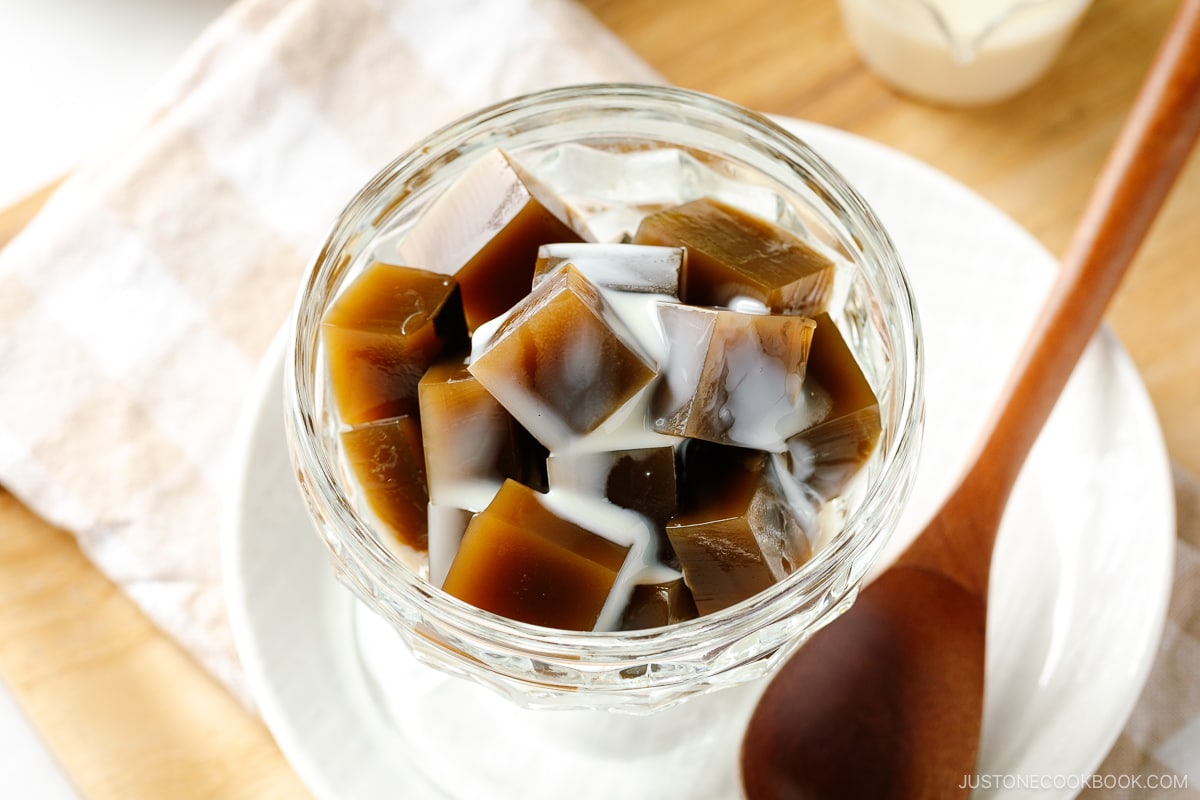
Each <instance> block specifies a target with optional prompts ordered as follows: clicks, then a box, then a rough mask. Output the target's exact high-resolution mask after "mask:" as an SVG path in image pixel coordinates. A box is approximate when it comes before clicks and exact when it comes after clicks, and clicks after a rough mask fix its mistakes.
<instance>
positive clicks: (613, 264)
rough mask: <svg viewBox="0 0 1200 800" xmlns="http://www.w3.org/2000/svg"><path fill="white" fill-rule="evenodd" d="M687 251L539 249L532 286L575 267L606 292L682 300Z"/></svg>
mask: <svg viewBox="0 0 1200 800" xmlns="http://www.w3.org/2000/svg"><path fill="white" fill-rule="evenodd" d="M683 261H684V250H683V248H680V247H655V246H651V245H637V244H596V243H592V242H583V243H563V244H547V245H543V246H542V247H541V248H539V249H538V258H537V263H536V264H535V265H534V268H533V286H534V288H537V286H538V284H540V283H541V282H542V281H543V280H544V279H546V278H547V277H549V276H550V275H552V274H554V271H555V270H557V269H558V268H559V267H561V266H563V265H564V264H573V265H574V266H575V268H576V269H577V270H579V271H580V272H581V273H583V275H584V276H586V277H587V279H588V280H590V281H591V282H592V283H594V284H596V285H597V286H602V287H604V288H605V289H612V290H614V291H618V292H637V293H639V294H662V295H667V296H668V297H674V298H678V296H679V273H680V270H681V269H682V268H683Z"/></svg>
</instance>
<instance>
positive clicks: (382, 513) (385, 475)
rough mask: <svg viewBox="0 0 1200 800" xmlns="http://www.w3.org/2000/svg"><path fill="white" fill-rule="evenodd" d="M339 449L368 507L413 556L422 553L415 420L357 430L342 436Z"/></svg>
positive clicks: (423, 500)
mask: <svg viewBox="0 0 1200 800" xmlns="http://www.w3.org/2000/svg"><path fill="white" fill-rule="evenodd" d="M341 440H342V449H343V451H344V452H345V454H346V463H347V465H348V466H349V467H350V471H351V472H352V473H353V475H354V478H355V479H356V481H357V483H358V487H359V489H360V490H361V491H362V493H363V497H364V499H365V500H366V503H367V506H368V507H369V508H370V509H371V510H372V511H373V512H375V515H376V516H377V517H379V519H381V520H382V521H383V522H384V523H385V524H386V525H387V526H388V527H389V528H390V529H391V530H392V532H393V533H394V534H395V536H396V539H397V540H398V541H400V542H401V543H403V544H405V545H407V546H409V547H411V548H412V549H414V550H418V551H424V550H425V549H426V548H427V531H428V519H427V517H426V508H425V507H426V505H427V504H428V503H429V495H428V494H427V492H426V490H425V456H424V454H423V452H422V446H421V424H420V423H419V422H418V421H417V418H416V417H395V418H393V419H384V420H379V421H377V422H371V423H368V424H366V425H359V426H357V427H354V428H350V429H348V430H345V431H343V432H342V434H341Z"/></svg>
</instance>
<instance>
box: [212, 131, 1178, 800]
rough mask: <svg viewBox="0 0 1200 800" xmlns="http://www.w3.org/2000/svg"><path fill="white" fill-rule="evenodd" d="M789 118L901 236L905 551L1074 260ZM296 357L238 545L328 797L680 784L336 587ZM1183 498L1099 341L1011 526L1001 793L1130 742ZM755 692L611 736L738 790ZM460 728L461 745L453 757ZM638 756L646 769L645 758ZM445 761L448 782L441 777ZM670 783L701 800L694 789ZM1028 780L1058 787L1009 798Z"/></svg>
mask: <svg viewBox="0 0 1200 800" xmlns="http://www.w3.org/2000/svg"><path fill="white" fill-rule="evenodd" d="M782 122H784V124H786V125H788V126H789V127H791V128H792V129H793V130H794V131H796V132H797V133H798V134H799V135H800V136H801V137H802V138H804V139H806V140H807V141H808V142H809V143H810V144H811V145H812V146H813V147H814V149H816V150H817V151H818V152H820V153H821V154H823V155H824V156H825V157H826V158H828V159H829V160H830V161H831V162H832V163H833V164H834V165H835V166H837V167H838V168H839V169H841V170H842V171H843V172H844V173H845V175H846V176H847V177H848V178H849V179H850V181H851V183H853V184H854V185H855V186H857V187H858V188H859V189H860V191H861V192H862V193H863V195H864V196H865V197H866V198H867V200H868V202H869V203H870V204H871V205H872V207H873V208H874V209H875V210H876V212H877V213H878V214H879V216H880V218H881V219H882V220H883V222H884V224H885V226H886V227H887V229H888V230H889V231H890V232H891V234H892V236H893V238H894V239H895V241H896V244H897V246H898V248H899V250H900V253H901V255H902V257H903V258H904V261H905V263H906V264H907V266H908V268H909V271H910V274H911V276H912V280H913V284H914V287H915V290H916V293H917V297H918V303H919V307H920V311H921V315H922V319H923V324H924V329H925V343H926V354H927V364H928V381H927V400H928V407H927V414H926V420H927V432H926V438H925V446H924V453H925V456H924V458H923V462H922V466H921V469H920V474H919V477H918V480H917V487H916V489H915V491H914V495H913V501H912V503H911V504H910V507H909V509H908V510H907V512H906V515H905V518H904V521H903V523H902V527H901V531H900V532H899V533H898V534H897V536H896V537H895V539H894V540H893V543H892V546H891V547H890V548H889V553H895V552H897V551H898V550H899V549H900V548H901V547H902V546H903V544H904V543H905V542H906V541H907V540H908V538H909V537H911V535H912V534H913V533H914V532H915V531H916V530H919V529H920V526H921V523H922V522H923V520H924V518H925V517H926V516H927V515H928V514H929V513H930V512H931V511H932V510H933V509H934V508H936V506H937V503H938V500H939V499H940V497H941V496H942V494H943V493H944V492H945V491H946V489H947V488H948V485H949V481H950V480H951V479H952V478H953V476H954V475H955V474H956V473H957V472H958V471H959V469H960V468H961V466H962V464H963V462H964V461H965V459H966V456H967V454H968V453H967V450H968V448H969V447H970V445H971V443H972V442H973V441H974V439H975V434H976V431H977V430H978V429H979V428H980V427H981V425H982V423H983V419H984V415H985V414H986V413H987V412H988V409H989V408H990V406H991V403H992V400H993V398H994V397H995V396H996V395H997V393H998V391H999V389H1000V385H1001V383H1002V381H1003V379H1004V376H1005V375H1006V374H1007V373H1008V371H1009V369H1010V368H1011V365H1012V363H1013V361H1014V359H1015V357H1016V351H1017V348H1018V346H1019V344H1020V340H1021V339H1022V338H1023V336H1024V333H1025V331H1026V330H1027V329H1028V326H1029V323H1030V321H1031V320H1032V319H1033V317H1034V315H1035V314H1036V311H1037V309H1038V307H1039V306H1040V303H1041V300H1042V298H1043V297H1044V294H1045V291H1046V289H1047V287H1048V286H1049V283H1050V281H1051V279H1052V275H1053V271H1054V269H1055V260H1054V259H1053V258H1052V257H1051V256H1050V255H1049V254H1048V253H1047V252H1046V251H1045V250H1044V249H1043V248H1042V247H1041V246H1040V245H1039V244H1038V243H1037V242H1036V241H1035V240H1034V239H1033V238H1032V237H1030V236H1029V235H1028V234H1027V233H1025V232H1024V231H1023V230H1021V229H1020V228H1019V227H1018V226H1016V225H1015V224H1014V223H1013V222H1011V221H1010V220H1008V219H1007V218H1006V217H1005V216H1003V215H1002V214H1001V213H999V212H998V211H997V210H996V209H994V208H993V207H991V206H990V205H988V204H987V203H985V202H984V201H983V200H982V199H980V198H979V197H978V196H976V195H975V194H973V193H972V192H970V191H969V190H967V189H965V188H963V187H962V186H960V185H958V184H956V183H954V182H953V181H951V180H950V179H949V178H947V177H945V176H944V175H942V174H940V173H938V172H936V171H934V170H933V169H931V168H929V167H928V166H926V165H923V164H921V163H919V162H917V161H915V160H913V159H910V158H908V157H906V156H903V155H901V154H898V153H896V152H894V151H891V150H888V149H886V148H884V147H881V146H879V145H877V144H874V143H871V142H868V141H866V140H863V139H860V138H857V137H854V136H851V135H848V134H845V133H842V132H839V131H835V130H831V129H828V128H824V127H820V126H816V125H812V124H807V123H800V122H796V121H790V120H783V121H782ZM278 344H280V343H277V345H278ZM282 352H283V351H282V347H279V346H276V347H274V348H273V349H272V351H271V353H270V355H269V356H268V358H267V359H266V360H265V362H264V364H263V366H262V368H261V370H260V375H259V378H258V381H257V383H256V390H255V391H254V393H253V395H252V396H251V397H250V399H249V400H248V402H247V404H246V407H245V409H244V412H243V418H242V421H241V424H240V427H239V433H238V436H237V444H236V461H237V470H236V471H237V476H236V481H235V486H234V488H233V491H232V493H231V496H230V497H229V498H228V505H227V509H226V515H225V525H224V531H223V536H224V542H223V546H224V548H225V556H226V567H227V573H226V576H227V582H228V596H229V606H230V612H231V614H232V617H233V620H234V627H235V634H236V637H237V643H238V648H239V653H240V655H241V657H242V662H243V664H244V665H245V668H246V671H247V674H248V677H249V680H250V683H251V687H252V690H253V692H254V695H255V697H256V699H257V700H258V702H259V704H260V706H261V709H262V713H263V716H264V718H265V720H266V722H267V724H268V725H269V726H270V728H271V730H272V731H273V733H274V734H275V736H276V738H277V739H278V741H279V743H280V746H281V747H282V748H283V750H284V752H285V753H286V754H287V756H288V758H289V759H290V760H291V762H292V764H293V765H294V766H295V768H296V770H297V772H298V773H299V774H300V776H301V777H302V778H303V780H304V781H305V782H306V783H307V784H308V785H309V787H310V788H311V789H312V790H313V792H314V793H315V794H316V795H317V796H318V797H320V798H329V799H330V800H332V799H333V798H337V800H358V798H364V799H365V798H377V797H392V796H401V797H406V798H408V797H427V796H444V795H446V793H447V791H448V792H449V794H451V795H460V796H464V797H472V796H482V795H479V794H476V792H478V791H483V790H486V791H487V796H489V797H505V796H510V792H511V793H512V794H513V795H519V794H525V795H526V796H534V797H536V796H540V792H545V793H550V791H551V788H550V784H551V783H553V782H554V781H566V782H565V783H560V784H559V785H557V786H556V787H555V791H554V794H559V795H562V796H572V797H574V798H575V800H583V798H586V797H589V796H592V794H591V792H595V791H596V790H597V787H599V790H601V794H599V795H595V796H604V795H605V794H608V795H611V796H623V797H624V796H632V795H631V794H630V793H629V792H631V791H632V790H633V787H637V788H639V789H647V788H652V789H653V791H654V792H661V791H664V789H665V787H664V786H663V785H662V784H661V783H660V782H657V781H651V782H646V776H647V775H650V774H653V775H655V776H669V777H671V779H672V780H684V779H685V778H681V777H680V776H681V775H683V772H682V771H680V770H679V769H677V767H679V766H680V765H679V764H676V763H674V762H671V763H667V762H669V761H670V758H671V756H670V754H668V753H664V754H662V755H661V758H659V760H660V761H662V762H663V763H661V764H656V763H655V758H654V757H641V758H632V757H631V753H632V752H633V751H632V750H630V748H628V747H626V748H624V749H621V748H617V749H615V750H614V749H612V748H611V747H600V746H596V743H595V742H587V741H584V740H579V741H572V737H578V736H579V734H578V726H577V725H576V723H577V722H579V719H580V718H578V717H574V718H572V717H564V716H562V715H560V714H559V713H558V712H550V713H549V714H548V715H547V714H546V713H545V712H543V713H541V714H536V713H535V714H532V715H530V714H529V713H528V712H517V711H515V710H513V709H512V708H511V707H509V706H508V705H507V704H505V703H504V702H503V701H501V700H499V698H494V697H492V696H491V695H490V694H488V693H486V692H485V691H484V690H482V689H480V688H478V687H475V686H473V685H470V684H467V683H466V682H463V681H458V680H453V679H443V678H442V677H440V676H438V675H436V674H434V673H431V672H428V671H426V670H425V668H423V667H421V666H419V665H416V664H415V663H413V662H412V661H411V659H406V657H405V655H404V654H403V653H402V652H399V648H396V646H395V643H394V641H391V640H389V638H388V633H387V632H386V631H385V632H381V631H380V630H379V629H378V627H377V625H376V624H375V623H373V622H371V617H370V616H369V615H366V616H364V615H363V614H361V613H360V612H358V611H356V606H357V604H356V602H355V601H354V600H353V599H352V598H351V597H350V596H349V594H348V593H347V592H346V591H345V590H343V589H342V588H341V587H340V586H339V585H338V584H337V583H336V582H335V581H334V578H333V576H332V573H331V571H330V568H329V566H328V564H327V560H326V557H325V553H324V550H323V548H322V547H321V545H320V544H319V543H318V540H317V537H316V535H315V534H314V533H312V531H311V525H310V523H309V521H308V519H307V517H306V515H305V511H304V508H303V505H302V502H301V499H300V496H299V493H298V490H297V488H296V486H295V481H294V480H293V476H292V469H291V466H290V464H289V462H288V457H287V453H286V450H285V443H284V434H283V422H282V408H283V401H282V397H281V378H280V375H281V372H282ZM1171 491H1172V490H1171V482H1170V474H1169V468H1168V464H1167V458H1166V453H1165V449H1164V446H1163V442H1162V436H1161V433H1160V431H1159V428H1158V423H1157V420H1156V419H1155V416H1154V411H1153V408H1152V406H1151V405H1150V402H1149V400H1148V398H1147V396H1146V393H1145V390H1144V388H1143V386H1142V384H1141V382H1140V380H1139V378H1138V375H1137V374H1136V372H1135V370H1134V369H1133V367H1132V365H1131V363H1130V361H1129V359H1128V357H1127V356H1126V354H1125V352H1124V351H1123V350H1122V349H1121V347H1120V345H1119V344H1118V343H1117V341H1116V340H1115V338H1114V337H1113V336H1112V335H1111V334H1110V333H1109V332H1108V331H1107V330H1106V331H1102V332H1101V334H1100V335H1098V336H1097V338H1096V339H1095V341H1093V343H1092V345H1091V347H1090V348H1089V350H1088V352H1087V353H1086V355H1085V357H1084V359H1083V361H1082V362H1081V364H1080V366H1079V368H1078V369H1077V371H1076V373H1075V375H1074V377H1073V378H1072V380H1071V383H1070V384H1069V385H1068V387H1067V391H1066V393H1065V394H1064V395H1063V398H1062V400H1061V401H1060V403H1059V406H1058V407H1057V409H1056V410H1055V413H1054V414H1053V416H1052V417H1051V419H1050V422H1049V424H1048V425H1047V427H1046V430H1045V431H1044V433H1043V435H1042V437H1041V439H1039V441H1038V444H1037V446H1036V447H1035V448H1034V451H1033V453H1032V455H1031V457H1030V460H1029V462H1028V464H1027V466H1026V469H1025V471H1024V472H1023V473H1022V477H1021V479H1020V481H1019V483H1018V485H1017V487H1016V490H1015V492H1014V495H1013V498H1012V502H1011V504H1010V508H1009V513H1008V514H1007V516H1006V517H1005V520H1004V524H1003V527H1002V530H1001V533H1000V539H999V542H998V546H997V553H996V561H995V564H994V567H993V579H992V586H993V594H992V597H991V603H990V612H989V613H990V617H989V626H988V657H987V696H986V698H985V713H984V733H983V742H982V745H981V755H980V762H979V766H978V772H979V773H980V774H985V775H1002V776H1006V777H1005V778H1004V779H1003V780H1002V781H999V783H1001V784H1003V785H1006V786H1007V787H1008V788H1000V789H994V790H990V791H982V790H980V791H976V792H975V796H976V797H1003V798H1017V797H1025V796H1028V797H1033V796H1036V797H1039V798H1048V797H1069V796H1072V795H1074V794H1075V792H1074V791H1073V790H1072V785H1073V782H1074V781H1077V780H1078V779H1079V778H1080V777H1082V776H1086V775H1088V774H1090V773H1091V772H1092V771H1093V770H1094V769H1095V768H1096V766H1097V765H1098V764H1099V763H1100V761H1101V759H1102V758H1103V756H1104V754H1105V753H1106V752H1107V751H1108V749H1109V748H1110V747H1111V745H1112V743H1113V741H1114V740H1115V738H1116V736H1117V734H1118V732H1119V731H1120V728H1121V726H1122V725H1123V723H1124V720H1125V719H1126V717H1127V716H1128V714H1129V711H1130V709H1131V708H1132V706H1133V703H1134V701H1135V700H1136V698H1137V695H1138V693H1139V692H1140V689H1141V686H1142V684H1143V682H1144V680H1145V678H1146V675H1147V672H1148V670H1149V668H1150V665H1151V661H1152V659H1153V656H1154V652H1155V649H1156V645H1157V642H1158V639H1159V636H1160V634H1161V631H1162V625H1163V620H1164V617H1165V613H1166V604H1167V598H1168V594H1169V590H1170V580H1171V562H1172V555H1173V549H1172V548H1173V544H1174V503H1173V498H1172V494H1171ZM364 625H365V626H366V627H367V628H368V629H370V630H368V631H367V632H366V633H365V634H364V633H363V631H362V630H361V628H362V627H363V626H364ZM356 626H357V627H359V628H360V630H358V631H357V632H356ZM384 665H386V666H384ZM757 688H758V687H750V688H749V689H746V690H735V691H733V692H723V693H719V694H718V695H717V697H718V698H719V699H716V700H713V699H710V698H702V699H701V700H700V701H698V702H694V703H687V704H685V705H684V707H683V710H681V711H675V712H668V714H667V715H666V716H660V717H659V718H654V717H651V718H649V719H648V720H647V719H646V718H629V719H625V718H618V719H622V720H623V721H621V722H618V723H610V728H613V730H615V731H616V732H617V734H619V735H620V736H627V737H632V738H635V739H636V738H639V737H641V731H642V729H641V728H639V726H656V727H655V730H660V731H661V730H663V729H668V730H674V731H675V732H676V733H679V734H680V735H682V736H684V737H685V738H687V741H688V743H689V744H688V746H689V753H690V757H689V758H687V759H686V760H687V765H686V770H687V771H690V772H693V773H695V772H697V771H699V772H700V773H701V774H700V778H699V779H698V780H697V781H696V783H695V784H694V785H692V786H691V789H690V790H689V796H690V794H691V790H694V789H695V788H696V787H698V786H703V787H705V791H704V794H705V795H707V796H711V797H714V798H716V797H723V796H736V792H737V790H736V772H735V764H736V747H737V742H738V739H739V737H740V730H741V725H742V724H744V720H745V718H746V714H747V713H748V711H749V708H750V705H751V703H752V701H753V698H754V695H755V692H756V691H757ZM723 695H727V697H722V696H723ZM606 719H608V720H612V719H613V717H612V716H611V715H609V716H608V717H607V718H606ZM639 720H640V721H639ZM614 726H615V727H614ZM609 733H612V731H611V730H610V731H609ZM539 737H541V738H539ZM547 737H548V738H547ZM447 741H453V742H455V743H456V745H457V746H456V747H455V748H453V749H454V751H455V752H447V751H448V750H449V749H450V748H449V747H448V746H447V745H446V742H447ZM547 741H549V742H551V743H552V744H551V745H550V746H554V747H565V748H566V749H567V750H571V753H569V754H568V755H567V756H566V758H567V760H568V763H566V764H565V767H564V768H563V769H559V770H557V771H555V770H550V771H549V772H547V771H546V770H545V769H543V770H542V771H541V772H538V771H537V770H536V769H531V767H530V765H531V764H537V765H541V764H542V763H543V762H544V761H545V759H542V758H539V757H538V754H537V753H533V754H531V753H530V749H531V746H530V742H534V743H535V745H536V747H542V746H546V742H547ZM564 742H565V744H564ZM572 748H574V749H572ZM643 749H644V748H643ZM640 755H641V756H645V754H644V753H643V754H640ZM556 756H562V753H556ZM634 761H636V762H638V763H639V764H640V766H636V767H630V766H628V764H629V763H630V762H634ZM427 772H432V773H433V774H435V775H438V774H440V775H441V776H442V780H441V781H440V784H441V785H442V787H443V788H442V789H435V788H434V787H433V786H432V785H431V784H430V783H429V782H428V781H427V780H426V779H425V778H424V777H423V775H424V774H426V773H427ZM451 773H452V774H451ZM571 774H575V775H576V777H575V778H574V779H570V778H568V777H567V776H569V775H571ZM580 776H582V777H580ZM571 780H574V782H573V783H572V782H571ZM671 785H672V786H673V787H674V789H675V790H676V791H675V793H674V795H675V796H685V795H684V794H680V793H679V790H680V789H682V788H684V787H683V786H682V785H681V784H678V783H676V784H671ZM1021 785H1025V786H1030V785H1032V786H1041V787H1057V788H1051V789H1050V790H1049V791H1038V792H1026V791H1024V790H1022V789H1020V788H1013V787H1014V786H1021ZM447 787H448V788H447ZM643 794H645V796H652V794H651V793H647V792H643Z"/></svg>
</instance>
